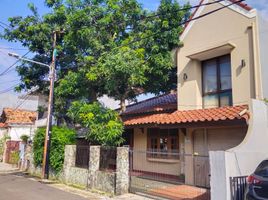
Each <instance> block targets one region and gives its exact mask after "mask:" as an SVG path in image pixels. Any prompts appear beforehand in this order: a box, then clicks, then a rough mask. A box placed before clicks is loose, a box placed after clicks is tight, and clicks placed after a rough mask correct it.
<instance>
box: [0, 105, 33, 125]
mask: <svg viewBox="0 0 268 200" xmlns="http://www.w3.org/2000/svg"><path fill="white" fill-rule="evenodd" d="M3 115H4V118H5V121H4V122H5V123H6V124H10V123H14V124H33V123H34V121H35V120H36V118H37V112H34V111H29V110H22V109H13V108H4V109H3Z"/></svg>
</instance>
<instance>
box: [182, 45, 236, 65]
mask: <svg viewBox="0 0 268 200" xmlns="http://www.w3.org/2000/svg"><path fill="white" fill-rule="evenodd" d="M234 48H235V46H234V45H233V44H231V43H225V44H218V45H217V46H214V47H210V48H208V49H201V50H199V51H196V52H193V53H191V54H190V55H188V56H187V57H188V58H190V59H193V60H199V61H203V60H208V59H210V58H215V57H218V56H223V55H226V54H229V53H230V52H231V51H232V50H233V49H234Z"/></svg>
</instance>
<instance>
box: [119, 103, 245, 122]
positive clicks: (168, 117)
mask: <svg viewBox="0 0 268 200" xmlns="http://www.w3.org/2000/svg"><path fill="white" fill-rule="evenodd" d="M245 110H248V106H247V105H240V106H228V107H221V108H210V109H198V110H186V111H175V112H173V113H155V114H150V115H142V116H141V115H139V116H133V117H126V118H125V119H123V121H124V124H125V125H126V126H133V125H141V124H182V123H191V122H206V121H207V122H213V121H214V122H216V121H225V120H245V121H247V120H248V119H249V113H248V111H247V112H244V111H245ZM240 113H242V116H240Z"/></svg>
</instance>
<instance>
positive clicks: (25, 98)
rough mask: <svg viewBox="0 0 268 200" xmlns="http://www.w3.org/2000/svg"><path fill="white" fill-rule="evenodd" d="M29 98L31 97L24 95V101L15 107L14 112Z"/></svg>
mask: <svg viewBox="0 0 268 200" xmlns="http://www.w3.org/2000/svg"><path fill="white" fill-rule="evenodd" d="M30 96H31V95H28V94H27V95H26V96H25V97H24V99H23V101H22V102H21V103H20V104H19V105H17V106H16V108H15V109H14V110H17V109H18V108H19V107H20V106H22V105H23V104H24V103H25V102H26V101H27V100H28V99H29V98H30Z"/></svg>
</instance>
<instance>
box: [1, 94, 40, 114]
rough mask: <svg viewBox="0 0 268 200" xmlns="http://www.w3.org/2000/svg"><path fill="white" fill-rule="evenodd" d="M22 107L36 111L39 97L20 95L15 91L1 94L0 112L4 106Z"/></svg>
mask: <svg viewBox="0 0 268 200" xmlns="http://www.w3.org/2000/svg"><path fill="white" fill-rule="evenodd" d="M16 107H18V108H20V109H25V110H31V111H36V110H37V107H38V97H37V96H32V95H26V94H23V95H18V94H14V93H4V94H0V112H2V110H3V108H16Z"/></svg>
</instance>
